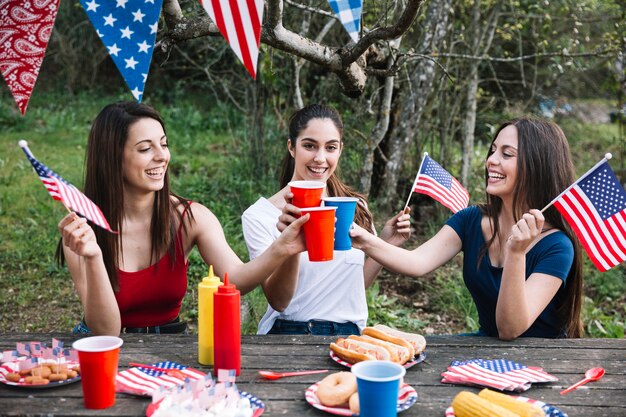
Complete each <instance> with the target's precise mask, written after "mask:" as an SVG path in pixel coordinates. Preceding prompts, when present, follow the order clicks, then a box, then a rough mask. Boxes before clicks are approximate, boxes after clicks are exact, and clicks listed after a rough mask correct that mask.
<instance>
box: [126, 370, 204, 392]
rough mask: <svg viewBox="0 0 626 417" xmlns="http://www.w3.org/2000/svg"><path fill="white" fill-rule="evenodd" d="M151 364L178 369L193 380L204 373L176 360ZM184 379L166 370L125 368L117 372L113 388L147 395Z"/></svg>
mask: <svg viewBox="0 0 626 417" xmlns="http://www.w3.org/2000/svg"><path fill="white" fill-rule="evenodd" d="M151 366H153V367H157V368H162V369H172V370H178V371H180V373H182V374H183V375H184V376H185V378H188V379H189V380H192V381H195V380H199V379H204V378H205V377H206V374H205V373H203V372H200V371H198V370H196V369H192V368H189V367H186V366H183V365H180V364H178V363H176V362H170V361H162V362H157V363H155V364H152V365H151ZM184 383H185V381H184V379H181V378H180V377H177V376H174V375H168V372H167V371H157V370H153V369H147V368H141V367H135V368H130V369H126V370H124V371H122V372H119V373H118V374H117V378H116V381H115V390H116V391H117V392H124V393H127V394H134V395H145V396H149V395H152V393H153V392H154V391H155V390H157V389H158V388H159V387H166V388H171V387H175V386H178V385H182V384H184Z"/></svg>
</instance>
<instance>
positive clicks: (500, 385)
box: [441, 359, 558, 392]
mask: <svg viewBox="0 0 626 417" xmlns="http://www.w3.org/2000/svg"><path fill="white" fill-rule="evenodd" d="M441 376H442V377H443V379H442V380H441V382H443V383H447V384H461V385H478V386H483V387H489V388H494V389H497V390H500V391H517V392H521V391H526V390H527V389H529V388H530V384H531V383H533V382H535V383H537V382H551V381H558V378H557V377H555V376H553V375H550V374H549V373H547V372H545V371H544V370H543V369H541V368H537V367H533V366H525V365H522V364H520V363H516V362H513V361H509V360H505V359H493V360H485V359H470V360H466V361H453V362H452V363H451V364H450V366H449V367H448V370H447V371H445V372H443V373H442V374H441Z"/></svg>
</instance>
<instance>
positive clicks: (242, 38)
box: [200, 0, 263, 79]
mask: <svg viewBox="0 0 626 417" xmlns="http://www.w3.org/2000/svg"><path fill="white" fill-rule="evenodd" d="M200 3H201V4H202V7H203V8H204V10H206V12H207V13H208V15H209V17H210V18H211V20H212V21H213V23H215V26H217V28H218V29H219V30H220V33H221V34H222V36H223V37H224V39H226V41H227V42H228V44H229V45H230V48H231V49H232V50H233V52H234V53H235V55H237V57H238V58H239V60H240V61H241V62H242V63H243V65H244V66H245V67H246V69H247V70H248V72H249V73H250V75H252V78H255V79H256V70H257V62H258V60H259V45H260V43H261V25H262V24H263V0H247V1H242V0H237V1H234V0H200Z"/></svg>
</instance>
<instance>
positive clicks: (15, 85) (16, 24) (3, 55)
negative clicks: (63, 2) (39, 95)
mask: <svg viewBox="0 0 626 417" xmlns="http://www.w3.org/2000/svg"><path fill="white" fill-rule="evenodd" d="M59 2H60V0H33V1H15V0H0V45H1V47H0V72H1V73H2V76H3V77H4V80H5V81H6V83H7V86H8V87H9V90H11V94H13V98H14V99H15V102H16V103H17V107H18V108H19V109H20V112H21V113H22V116H23V115H24V114H26V108H27V107H28V101H29V100H30V96H31V94H32V92H33V88H35V82H37V76H38V75H39V68H41V63H42V62H43V58H44V55H45V54H46V48H47V47H48V41H49V40H50V35H51V34H52V28H53V26H54V21H55V20H56V17H57V12H58V11H59Z"/></svg>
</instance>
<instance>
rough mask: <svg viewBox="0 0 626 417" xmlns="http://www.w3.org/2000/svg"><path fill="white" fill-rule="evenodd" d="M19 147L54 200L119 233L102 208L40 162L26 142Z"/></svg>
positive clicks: (96, 223)
mask: <svg viewBox="0 0 626 417" xmlns="http://www.w3.org/2000/svg"><path fill="white" fill-rule="evenodd" d="M19 145H20V147H21V148H22V150H23V151H24V153H25V154H26V158H28V160H29V161H30V163H31V165H32V166H33V168H34V169H35V172H36V173H37V175H39V179H40V180H41V182H43V185H44V187H46V190H48V193H49V194H50V196H51V197H52V198H53V199H55V200H58V201H60V202H62V203H63V205H64V206H65V207H67V208H69V209H72V210H74V211H75V212H77V213H79V214H80V215H82V216H84V217H86V218H87V220H90V221H91V222H92V223H94V224H95V225H97V226H100V227H102V228H103V229H106V230H108V231H109V232H112V233H117V232H114V231H113V230H111V226H109V222H107V219H106V218H105V217H104V215H103V214H102V211H101V210H100V207H98V206H97V205H96V204H95V203H94V202H93V201H91V200H90V199H89V198H87V196H86V195H85V194H83V193H82V192H80V191H79V190H78V188H76V187H74V186H73V185H72V184H70V183H69V182H67V181H65V180H64V179H63V178H61V176H60V175H59V174H57V173H55V172H54V171H52V170H51V169H50V168H48V167H47V166H45V165H44V164H42V163H41V162H39V161H38V160H37V159H36V158H35V157H34V156H33V154H32V153H31V152H30V149H28V144H27V143H26V141H25V140H21V141H20V142H19Z"/></svg>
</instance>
